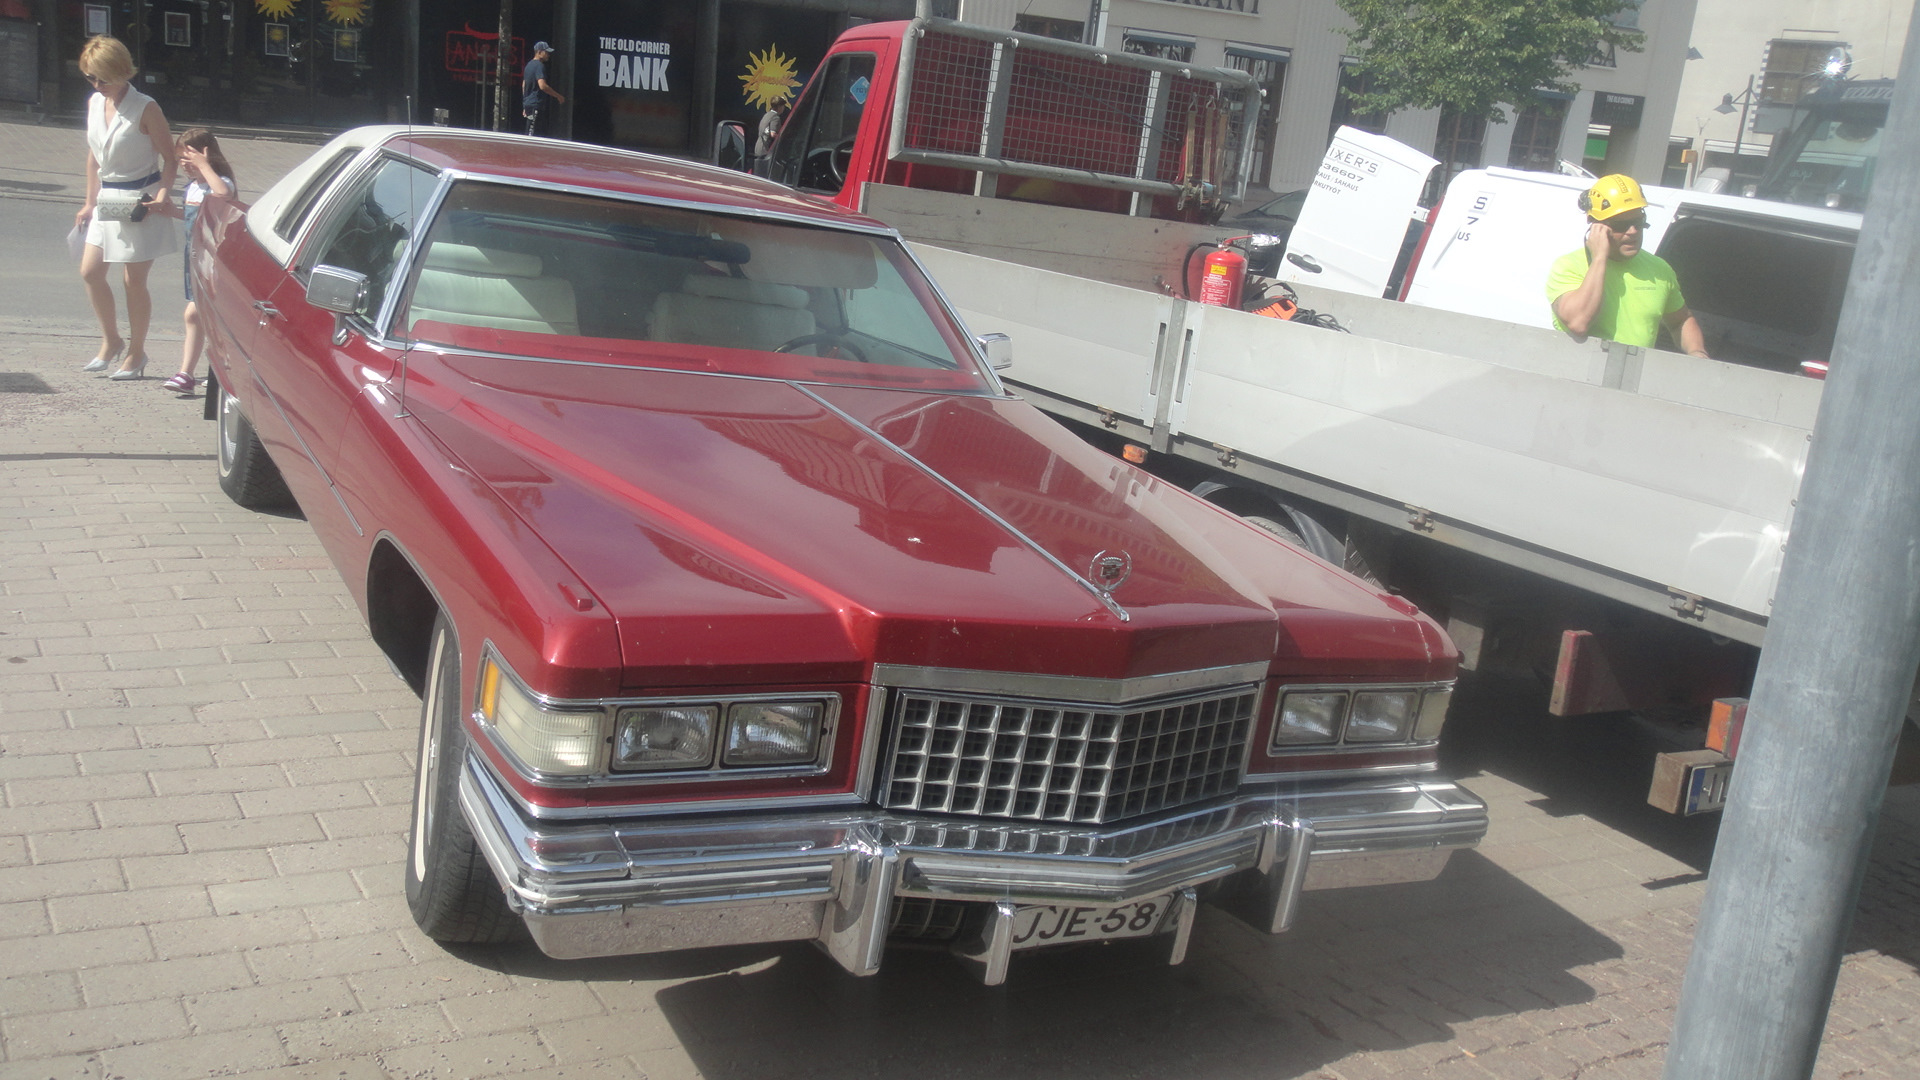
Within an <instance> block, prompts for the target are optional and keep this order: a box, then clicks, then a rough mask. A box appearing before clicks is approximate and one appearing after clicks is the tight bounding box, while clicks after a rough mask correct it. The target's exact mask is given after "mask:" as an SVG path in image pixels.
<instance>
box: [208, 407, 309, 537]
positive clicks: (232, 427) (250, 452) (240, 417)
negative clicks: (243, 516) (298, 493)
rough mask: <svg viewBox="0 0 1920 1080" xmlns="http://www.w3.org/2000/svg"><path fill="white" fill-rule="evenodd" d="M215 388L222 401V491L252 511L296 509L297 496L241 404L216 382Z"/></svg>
mask: <svg viewBox="0 0 1920 1080" xmlns="http://www.w3.org/2000/svg"><path fill="white" fill-rule="evenodd" d="M214 388H215V391H216V392H217V393H218V395H219V399H220V401H219V406H218V409H219V412H218V414H217V416H218V419H219V421H220V490H222V491H224V492H226V493H227V498H229V499H232V500H233V501H234V502H236V503H238V504H240V505H241V506H244V507H246V508H248V509H249V510H259V509H267V508H271V507H279V506H292V505H293V493H292V492H291V491H288V490H287V482H286V480H285V479H284V478H283V477H282V476H281V475H280V467H279V466H277V465H275V464H274V463H273V459H272V458H270V457H268V456H267V448H266V447H264V446H262V445H261V444H260V436H258V435H256V434H254V432H253V425H252V424H251V423H249V422H248V421H247V415H246V414H245V413H243V412H241V411H240V403H239V402H238V401H235V400H234V397H233V395H232V394H229V393H227V388H226V387H225V386H222V385H220V384H219V383H218V382H216V383H215V384H214Z"/></svg>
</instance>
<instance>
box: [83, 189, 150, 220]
mask: <svg viewBox="0 0 1920 1080" xmlns="http://www.w3.org/2000/svg"><path fill="white" fill-rule="evenodd" d="M146 198H147V193H146V192H144V191H141V190H140V189H139V188H110V187H103V188H101V189H100V194H99V196H97V197H96V198H95V199H94V201H93V216H94V218H95V220H98V221H139V220H141V219H142V218H144V217H146V216H147V204H146Z"/></svg>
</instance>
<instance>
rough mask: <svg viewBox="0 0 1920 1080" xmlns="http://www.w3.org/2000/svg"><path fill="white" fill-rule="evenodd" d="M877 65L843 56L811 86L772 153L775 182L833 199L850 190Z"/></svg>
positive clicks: (864, 57) (868, 56)
mask: <svg viewBox="0 0 1920 1080" xmlns="http://www.w3.org/2000/svg"><path fill="white" fill-rule="evenodd" d="M873 65H874V56H873V54H872V53H841V54H840V55H838V56H835V57H834V58H833V59H832V60H830V61H828V63H827V69H826V71H825V72H824V73H823V74H821V75H820V76H819V77H817V78H815V79H813V80H812V81H811V82H809V83H808V84H807V91H806V93H805V94H804V95H803V96H802V97H801V99H800V103H799V104H798V105H796V106H795V107H794V117H793V119H792V120H791V121H789V122H788V124H787V126H786V128H785V130H783V131H782V133H781V135H782V137H781V139H780V142H779V144H778V145H776V146H775V147H774V148H773V155H772V157H773V178H774V179H776V180H778V181H780V182H781V183H783V184H786V185H788V186H790V187H799V188H805V189H807V190H808V191H821V192H826V193H829V194H831V193H834V192H838V191H839V190H840V189H841V188H842V187H844V186H846V182H847V165H848V163H849V162H850V161H851V160H852V158H853V140H854V136H855V134H856V133H858V132H859V130H860V117H861V116H862V114H864V113H865V112H866V109H867V98H868V97H869V96H870V95H871V93H872V91H873ZM789 132H790V133H791V134H788V133H789Z"/></svg>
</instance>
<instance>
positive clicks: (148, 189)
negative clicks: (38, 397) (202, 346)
mask: <svg viewBox="0 0 1920 1080" xmlns="http://www.w3.org/2000/svg"><path fill="white" fill-rule="evenodd" d="M135 72H136V69H135V68H134V66H133V57H132V56H131V55H130V54H129V53H128V52H127V47H126V46H125V45H123V44H121V43H120V41H119V40H118V39H116V38H111V37H108V36H106V35H105V34H102V35H100V36H98V37H94V38H89V39H88V41H87V44H86V46H85V47H83V48H82V49H81V50H80V74H82V75H85V76H86V77H87V81H88V82H90V83H92V84H93V88H94V91H95V93H94V95H93V97H91V98H90V99H88V101H87V201H86V204H85V205H84V206H82V207H80V213H79V214H77V215H76V216H75V217H74V224H75V225H76V226H80V227H83V228H85V229H86V230H87V237H86V241H87V242H86V247H84V248H83V249H81V254H80V280H81V281H83V282H85V283H86V286H87V300H88V302H90V303H91V304H92V305H93V314H94V316H95V317H96V318H98V319H99V320H100V351H99V352H98V353H96V354H95V355H94V358H93V359H92V360H91V361H90V362H88V364H87V365H86V367H85V368H83V369H82V370H85V371H106V370H107V369H109V368H113V373H112V374H111V375H109V376H107V377H108V378H110V379H137V378H140V376H141V374H142V373H143V372H144V371H145V370H146V366H147V327H148V325H149V324H150V323H151V322H152V321H153V297H152V295H151V294H149V293H148V292H147V272H148V271H149V270H152V269H153V260H154V259H155V258H157V257H159V256H161V255H165V254H168V253H169V252H172V251H176V250H178V249H179V246H180V238H179V237H178V235H176V233H175V228H174V224H173V221H172V220H171V218H170V217H169V216H168V210H169V209H171V204H170V195H169V193H170V192H171V191H172V190H173V177H174V172H175V171H176V170H177V169H178V168H179V164H180V163H179V159H178V158H176V157H175V156H174V152H173V133H172V132H171V131H169V130H168V129H167V118H166V116H165V115H164V114H163V113H162V112H161V111H160V106H159V104H158V103H157V102H155V101H154V100H153V99H152V98H150V97H148V96H147V95H145V94H143V93H141V92H140V91H138V90H135V89H134V88H133V76H134V74H135ZM102 188H109V189H117V190H121V191H139V192H141V193H142V195H143V196H144V197H145V199H146V201H147V203H148V206H149V212H148V213H147V214H146V215H145V217H144V218H143V219H142V220H140V221H102V220H100V219H99V218H98V217H96V216H95V214H94V207H95V206H96V205H98V203H99V199H100V191H101V189H102ZM114 264H118V265H120V266H121V267H122V268H123V270H122V273H123V274H124V275H125V276H124V281H125V285H126V293H127V337H125V338H122V337H121V336H120V330H119V326H118V316H117V314H116V312H115V311H114V302H113V288H112V286H110V285H109V284H108V283H107V267H108V266H110V265H114ZM122 350H125V352H126V359H125V361H124V362H122V363H121V364H120V366H119V367H117V368H115V367H114V361H115V360H117V359H119V357H120V354H121V351H122Z"/></svg>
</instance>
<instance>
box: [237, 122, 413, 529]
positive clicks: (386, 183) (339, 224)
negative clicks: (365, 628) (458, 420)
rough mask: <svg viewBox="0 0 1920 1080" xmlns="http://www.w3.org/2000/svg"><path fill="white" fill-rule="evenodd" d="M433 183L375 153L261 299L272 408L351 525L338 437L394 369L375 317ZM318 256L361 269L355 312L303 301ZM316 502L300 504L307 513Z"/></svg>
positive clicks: (392, 349) (396, 354)
mask: <svg viewBox="0 0 1920 1080" xmlns="http://www.w3.org/2000/svg"><path fill="white" fill-rule="evenodd" d="M438 183H439V177H438V175H437V174H436V173H434V172H433V171H432V170H429V169H426V168H423V167H421V166H420V165H418V164H416V163H413V162H409V161H406V160H403V159H401V158H398V157H391V156H382V157H378V158H375V159H373V161H372V162H371V163H370V164H369V165H368V166H367V167H366V169H365V170H364V171H363V172H361V173H360V174H359V175H358V176H357V177H355V178H353V179H352V180H351V181H350V184H351V186H350V187H349V188H347V189H346V191H345V192H344V193H343V196H342V197H340V198H336V199H332V200H329V204H328V206H327V207H326V209H325V211H324V214H325V217H324V218H322V219H321V220H320V221H318V222H317V223H316V225H315V227H314V230H313V234H312V239H311V240H310V241H308V242H306V243H304V244H302V245H301V249H300V254H299V256H298V259H297V261H296V263H295V266H294V268H293V273H291V274H289V275H286V276H285V277H283V278H282V280H281V281H280V283H279V285H278V287H277V288H276V289H275V291H274V293H273V296H272V297H271V298H270V299H269V301H268V305H269V306H268V309H267V313H266V319H265V322H264V324H263V325H262V327H261V329H260V331H259V337H258V339H257V341H256V346H255V347H256V350H257V351H259V352H261V353H262V354H270V355H271V356H272V357H273V358H274V360H273V362H272V363H271V364H269V365H266V367H267V370H266V372H265V374H264V375H263V381H264V382H265V384H266V389H267V391H268V393H269V395H270V396H271V398H272V405H273V407H274V408H275V410H276V411H278V412H279V413H280V414H281V416H283V417H284V418H285V419H286V422H287V425H288V427H289V428H291V429H292V431H293V434H294V437H295V439H296V440H297V441H298V443H299V444H300V445H299V453H300V454H301V455H302V456H303V457H304V458H305V459H306V460H307V462H309V463H310V464H311V467H312V468H313V469H314V470H315V471H316V472H317V473H318V474H319V478H320V480H321V481H322V482H324V483H325V484H326V485H327V487H328V488H329V490H330V491H331V494H332V497H333V499H334V500H335V501H336V502H337V503H338V505H339V506H340V507H341V509H342V510H343V511H344V512H345V517H346V523H347V524H348V525H349V526H350V527H351V528H352V529H353V530H354V531H355V532H356V533H357V532H358V531H360V525H359V523H358V522H357V521H356V520H354V518H353V514H352V512H351V511H350V510H347V509H346V507H347V504H346V502H345V501H343V500H341V497H340V492H339V490H338V488H337V484H338V481H339V477H338V475H337V470H336V468H335V461H336V452H337V446H338V442H339V438H340V434H341V432H343V431H344V430H346V429H347V428H348V426H349V420H350V418H351V413H352V409H353V405H354V402H355V400H356V399H357V398H359V397H360V395H361V394H362V393H363V391H365V389H366V388H367V387H368V386H369V385H384V384H385V383H387V382H388V381H389V380H392V379H396V378H397V377H398V374H399V370H400V364H401V362H402V358H403V356H404V350H403V349H402V348H400V347H399V346H398V345H397V344H387V343H383V342H382V340H381V339H380V336H379V335H378V334H377V333H376V332H375V330H374V324H375V320H376V319H377V318H378V316H379V313H380V309H381V305H382V303H383V302H384V300H385V298H386V294H387V290H388V288H389V286H391V285H394V284H395V282H394V277H395V274H396V272H397V271H398V269H399V266H400V264H401V259H402V257H403V256H404V254H405V253H406V249H407V244H408V242H409V240H410V239H411V237H412V235H413V232H414V229H415V227H416V225H417V224H418V223H419V221H420V217H421V210H422V208H423V207H424V206H425V205H426V203H427V200H428V199H429V198H431V196H432V194H433V191H434V188H435V187H436V185H437V184H438ZM322 265H324V266H335V267H339V268H341V269H344V270H352V271H356V272H359V273H362V274H365V275H366V277H367V289H366V293H365V296H364V297H363V299H362V301H361V303H360V305H359V308H358V310H357V311H356V312H355V313H354V314H351V315H336V314H335V313H333V312H331V311H327V310H325V309H323V308H319V307H316V306H314V305H313V304H311V303H309V302H308V301H307V297H306V287H307V282H308V280H309V279H310V278H311V276H312V273H313V268H314V267H315V266H322ZM316 509H318V508H317V507H308V511H309V513H312V512H314V511H315V510H316ZM315 524H316V526H322V524H323V523H322V522H319V521H316V522H315Z"/></svg>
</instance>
